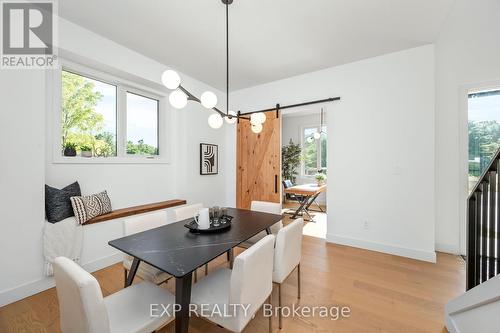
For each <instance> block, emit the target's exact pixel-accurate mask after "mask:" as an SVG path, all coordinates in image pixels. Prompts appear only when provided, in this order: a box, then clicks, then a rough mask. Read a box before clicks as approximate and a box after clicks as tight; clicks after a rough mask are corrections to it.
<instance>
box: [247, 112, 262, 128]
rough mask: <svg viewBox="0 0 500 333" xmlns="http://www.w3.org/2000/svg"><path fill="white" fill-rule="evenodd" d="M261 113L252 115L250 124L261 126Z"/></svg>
mask: <svg viewBox="0 0 500 333" xmlns="http://www.w3.org/2000/svg"><path fill="white" fill-rule="evenodd" d="M259 113H260V112H258V113H252V114H251V115H250V124H252V125H260V124H262V122H261V117H260V115H259Z"/></svg>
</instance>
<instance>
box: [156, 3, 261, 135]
mask: <svg viewBox="0 0 500 333" xmlns="http://www.w3.org/2000/svg"><path fill="white" fill-rule="evenodd" d="M232 2H233V0H222V3H223V4H224V5H225V7H226V112H223V111H221V110H219V109H218V108H217V107H216V106H217V95H215V93H213V92H211V91H205V92H204V93H203V94H201V96H200V98H198V97H196V96H195V95H193V94H192V93H191V92H189V91H188V90H187V89H186V88H184V87H183V86H182V84H181V77H180V76H179V74H178V73H177V72H176V71H174V70H171V69H169V70H166V71H165V72H163V74H162V76H161V81H162V83H163V85H164V86H165V87H167V88H168V89H170V90H173V91H172V92H171V93H170V95H169V97H168V100H169V102H170V105H172V106H173V107H174V108H176V109H183V108H184V107H185V106H186V105H187V103H188V101H195V102H198V103H200V104H201V105H202V106H203V107H205V108H206V109H208V110H213V111H215V112H213V113H212V114H211V115H210V116H208V125H209V126H210V127H211V128H214V129H218V128H221V127H222V125H223V124H224V120H225V121H226V123H228V124H234V123H236V121H238V120H239V119H245V120H249V121H250V123H251V129H252V132H254V133H260V132H261V131H262V124H263V123H264V122H265V121H266V114H265V113H264V112H260V111H257V112H253V113H247V115H249V116H250V117H244V116H241V115H240V114H239V113H236V112H234V111H231V110H229V5H230V4H231V3H232Z"/></svg>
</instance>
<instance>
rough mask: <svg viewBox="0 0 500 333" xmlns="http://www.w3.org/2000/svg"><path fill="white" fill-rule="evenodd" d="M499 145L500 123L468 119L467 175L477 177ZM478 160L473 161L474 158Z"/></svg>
mask: <svg viewBox="0 0 500 333" xmlns="http://www.w3.org/2000/svg"><path fill="white" fill-rule="evenodd" d="M498 147H500V123H498V122H497V121H494V120H490V121H481V122H474V121H469V175H470V176H475V177H478V176H480V175H481V173H482V172H483V171H484V169H485V168H486V167H487V166H488V164H489V163H490V160H491V158H492V157H493V154H494V153H495V152H496V150H497V149H498ZM477 159H478V160H479V161H475V160H477Z"/></svg>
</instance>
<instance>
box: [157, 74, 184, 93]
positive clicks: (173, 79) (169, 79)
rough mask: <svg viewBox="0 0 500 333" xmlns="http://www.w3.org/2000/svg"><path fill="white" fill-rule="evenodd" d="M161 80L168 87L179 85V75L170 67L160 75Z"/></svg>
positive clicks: (175, 87) (173, 87) (177, 86)
mask: <svg viewBox="0 0 500 333" xmlns="http://www.w3.org/2000/svg"><path fill="white" fill-rule="evenodd" d="M161 82H162V83H163V85H164V86H165V87H167V88H168V89H172V90H174V89H177V88H179V86H180V85H181V77H180V76H179V74H177V72H176V71H173V70H171V69H169V70H166V71H164V72H163V74H162V75H161Z"/></svg>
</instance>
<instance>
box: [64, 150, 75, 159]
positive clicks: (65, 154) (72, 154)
mask: <svg viewBox="0 0 500 333" xmlns="http://www.w3.org/2000/svg"><path fill="white" fill-rule="evenodd" d="M64 156H70V157H73V156H76V149H74V148H64Z"/></svg>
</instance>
